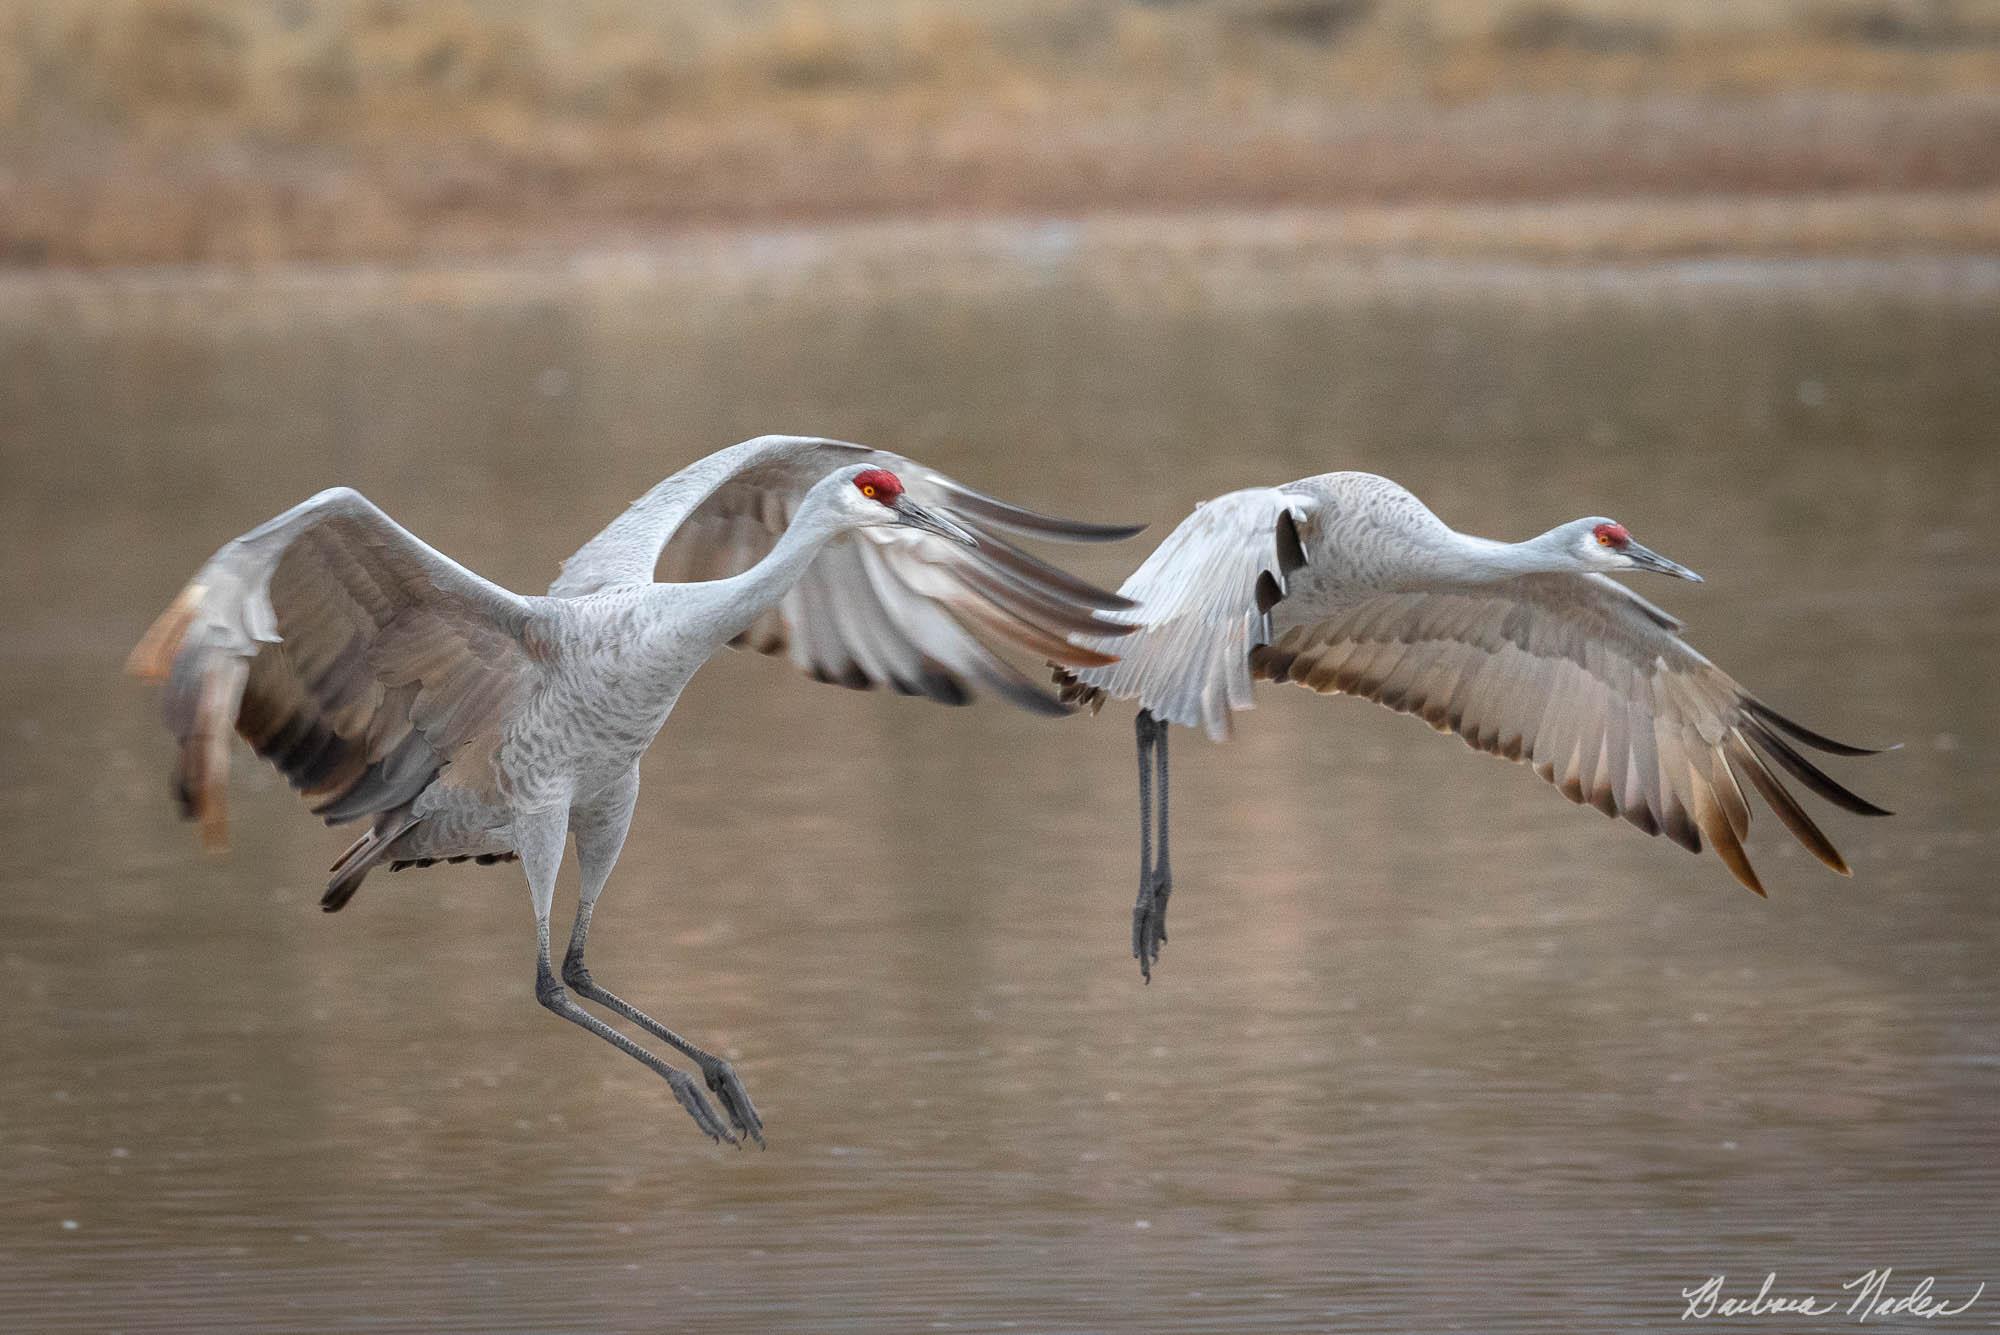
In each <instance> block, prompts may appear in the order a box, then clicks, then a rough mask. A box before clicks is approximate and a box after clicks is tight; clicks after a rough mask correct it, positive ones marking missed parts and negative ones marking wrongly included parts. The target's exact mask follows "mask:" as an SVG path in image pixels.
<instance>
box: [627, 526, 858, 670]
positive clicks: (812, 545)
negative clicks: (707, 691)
mask: <svg viewBox="0 0 2000 1335" xmlns="http://www.w3.org/2000/svg"><path fill="white" fill-rule="evenodd" d="M813 499H814V498H812V497H808V498H807V503H806V504H804V505H802V506H800V507H799V511H798V513H797V514H796V515H794V516H793V518H792V522H791V523H790V524H789V525H787V526H786V528H785V531H784V533H782V534H781V535H779V538H778V541H777V543H776V544H775V545H773V546H772V548H771V550H770V552H769V554H767V555H766V556H765V557H764V559H763V560H761V561H759V562H758V563H757V564H756V565H754V566H751V567H750V568H749V569H748V570H746V571H744V572H743V573H742V574H740V575H732V576H730V577H728V578H727V579H715V580H706V581H703V582H700V583H695V584H655V585H654V586H653V587H652V589H651V590H649V591H648V594H647V597H648V599H649V602H650V604H651V606H650V609H649V610H651V611H652V612H653V614H654V615H653V616H652V618H651V620H652V621H653V623H654V634H653V635H652V636H650V637H649V638H651V639H652V640H653V642H654V644H655V646H656V647H657V648H659V649H661V650H667V649H669V648H671V649H672V650H673V651H674V652H676V653H678V654H690V653H692V654H698V655H699V656H700V658H702V659H706V658H707V656H708V655H709V654H712V653H714V652H715V651H716V650H717V649H720V648H721V647H722V646H723V645H725V644H727V643H729V641H731V640H733V639H735V638H736V637H737V636H738V635H740V634H742V633H743V632H744V631H746V630H748V629H749V628H750V626H751V625H752V624H753V623H754V622H755V621H756V620H757V618H758V617H760V616H763V615H764V613H766V612H768V611H770V610H771V609H772V608H773V607H776V606H777V605H778V603H779V602H780V601H781V600H782V599H783V598H784V596H785V595H786V594H787V593H789V592H791V589H792V586H793V585H794V584H796V583H798V582H799V577H800V576H801V575H803V574H805V572H806V567H807V566H809V565H811V564H812V561H813V558H814V557H815V556H818V555H819V552H820V549H821V548H822V547H824V546H826V544H827V543H828V541H830V540H831V539H833V538H835V537H838V536H839V535H840V533H841V532H842V530H843V528H844V527H845V525H844V523H843V521H842V519H841V517H840V516H839V515H838V514H835V513H833V512H832V510H831V508H830V507H828V506H825V505H816V504H813Z"/></svg>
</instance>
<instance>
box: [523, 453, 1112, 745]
mask: <svg viewBox="0 0 2000 1335" xmlns="http://www.w3.org/2000/svg"><path fill="white" fill-rule="evenodd" d="M855 464H871V465H873V466H875V467H879V468H887V469H889V470H890V471H892V472H894V473H895V474H896V475H897V477H899V478H900V479H901V480H902V482H903V485H904V487H905V488H906V489H907V491H908V493H909V495H910V497H911V498H912V499H913V500H916V501H918V502H920V503H921V504H923V505H925V506H926V507H928V508H930V509H933V510H936V511H938V512H940V513H942V514H943V515H945V516H946V517H947V518H949V519H951V520H952V521H953V522H955V523H957V524H958V525H959V526H960V527H962V528H965V529H967V530H969V531H970V532H971V533H973V535H974V536H976V537H977V538H978V539H979V546H978V547H977V548H971V547H966V546H963V545H961V544H957V543H953V542H949V541H946V540H944V539H942V538H938V537H935V536H933V535H930V534H925V533H921V532H917V531H915V530H910V529H899V528H872V529H863V530H861V531H860V532H857V533H852V534H848V535H845V536H843V537H839V538H836V539H834V540H833V541H832V542H830V543H828V544H827V545H826V548H825V549H824V550H823V551H822V552H821V553H820V555H819V556H818V557H817V558H816V559H815V560H814V561H813V563H812V565H811V566H810V567H808V568H807V570H806V573H805V575H804V576H803V577H801V578H800V580H799V582H798V583H797V584H796V585H794V586H793V588H792V590H791V592H790V593H788V594H787V595H786V596H785V598H784V600H783V601H782V602H781V603H780V604H779V605H778V606H777V607H776V608H773V609H772V610H771V611H770V612H767V613H766V614H765V615H764V616H763V617H761V618H760V619H759V620H758V621H757V622H756V623H755V624H754V625H752V626H751V627H750V629H749V630H747V631H745V632H744V633H743V635H741V636H740V637H738V639H737V641H736V643H737V645H738V646H739V647H744V648H750V649H755V650H756V651H758V652H759V653H765V654H778V653H787V654H789V655H790V657H791V659H792V661H793V662H794V663H795V664H797V665H798V667H799V668H800V669H801V670H802V671H804V672H805V673H806V674H807V675H809V676H811V677H813V678H814V679H815V680H818V681H825V682H832V683H834V684H836V685H841V686H849V687H853V688H856V689H860V690H867V689H870V688H873V687H878V686H880V687H887V688H889V689H892V690H895V691H899V692H901V693H903V694H905V695H923V696H928V697H930V698H931V699H933V700H939V701H942V702H944V703H947V704H964V703H966V702H967V701H969V700H970V699H971V698H972V693H973V690H974V689H975V688H977V687H980V686H984V687H986V688H987V689H990V690H992V691H995V692H996V693H998V694H1000V695H1003V696H1005V697H1006V698H1007V699H1009V700H1012V701H1013V702H1014V703H1016V704H1018V705H1020V706H1022V707H1023V708H1027V709H1032V710H1035V711H1037V712H1043V713H1061V712H1064V711H1063V710H1062V708H1061V706H1060V705H1058V704H1057V703H1056V701H1055V700H1054V699H1053V698H1051V697H1050V696H1049V695H1048V694H1047V693H1045V692H1043V691H1042V690H1040V689H1039V688H1037V687H1036V686H1035V685H1034V684H1033V683H1032V682H1030V681H1029V679H1028V678H1027V677H1026V676H1025V675H1024V674H1023V673H1022V672H1021V671H1020V670H1019V669H1018V668H1016V667H1015V666H1014V665H1013V664H1012V663H1011V662H1009V661H1008V657H1007V655H1008V654H1010V653H1019V654H1028V655H1034V656H1037V657H1043V658H1050V659H1053V660H1055V661H1058V662H1062V663H1065V664H1074V665H1077V666H1082V665H1087V664H1096V663H1109V662H1111V661H1113V660H1112V657H1111V655H1110V654H1108V653H1106V652H1104V651H1103V650H1101V649H1098V648H1088V647H1083V646H1080V645H1076V644H1073V643H1071V642H1070V637H1071V636H1073V635H1090V636H1099V637H1114V638H1115V637H1116V636H1118V635H1120V634H1122V633H1124V632H1125V631H1126V630H1127V629H1129V628H1128V627H1125V626H1122V625H1120V624H1118V623H1117V622H1115V621H1112V620H1108V619H1106V618H1105V617H1104V616H1103V615H1102V614H1103V613H1105V612H1113V611H1118V610H1122V609H1125V608H1128V607H1129V606H1130V604H1129V603H1127V602H1126V601H1125V600H1124V599H1123V598H1120V597H1118V596H1117V595H1116V594H1112V593H1108V592H1106V591H1104V590H1101V589H1098V588H1095V587H1093V586H1092V585H1090V584H1088V583H1086V582H1084V581H1083V580H1080V579H1077V578H1076V577H1075V576H1072V575H1069V574H1067V573H1065V572H1063V571H1061V570H1058V569H1056V568H1055V567H1054V566H1051V565H1048V564H1046V563H1045V562H1043V561H1041V560H1040V559H1038V558H1036V557H1034V556H1032V555H1030V554H1029V553H1028V552H1026V551H1023V550H1022V549H1021V548H1019V547H1016V546H1014V545H1013V544H1012V543H1011V542H1009V541H1008V540H1007V539H1006V537H1004V536H1002V535H1003V533H1014V534H1024V535H1027V536H1032V537H1040V538H1049V539H1054V540H1058V541H1067V542H1103V541H1110V540H1114V539H1118V538H1123V537H1128V536H1130V535H1131V534H1132V533H1134V532H1136V531H1137V530H1136V529H1132V528H1125V527H1116V526H1108V525H1099V524H1087V523H1082V522H1079V521H1075V520H1068V519H1057V518H1054V517H1051V516H1047V515H1040V514H1036V513H1034V512H1033V511H1029V510H1023V509H1020V508H1019V507H1016V506H1013V505H1010V504H1008V503H1007V502H1005V501H1001V500H997V499H995V498H993V497H991V496H986V495H983V494H981V493H980V492H977V491H974V490H973V489H971V488H970V487H967V486H965V485H964V484H963V483H960V482H957V481H955V480H953V479H951V478H949V477H946V476H945V475H944V474H942V473H939V472H936V471H935V470H933V469H930V468H926V467H925V466H924V465H922V464H919V463H917V462H915V461H914V460H911V459H906V458H904V457H903V456H901V455H897V454H890V453H887V452H885V451H880V450H871V449H868V448H866V447H865V446H860V445H853V444H849V443H847V442H845V441H834V440H820V439H816V438H812V437H802V436H766V437H760V438H758V439H757V440H752V441H746V442H744V443H743V444H741V445H735V446H731V447H730V448H729V449H727V450H723V451H720V452H718V453H716V454H714V455H711V456H709V458H707V459H704V460H701V461H699V462H697V463H695V464H693V465H690V466H689V467H688V468H687V469H685V470H683V471H682V472H681V473H679V474H677V475H675V477H673V478H670V479H668V480H667V481H666V482H663V483H661V484H660V486H658V487H656V488H654V490H653V491H652V492H649V493H648V494H647V496H645V497H642V498H641V499H640V500H639V501H638V502H636V503H635V504H634V505H633V506H632V508H631V509H629V510H628V511H627V512H626V513H625V515H623V516H621V517H620V518H619V519H618V520H616V521H614V522H613V524H612V525H611V527H609V528H607V529H606V530H605V531H604V532H603V533H601V534H599V535H598V536H597V537H596V538H593V539H592V540H591V541H590V543H588V544H586V545H585V546H584V548H583V549H582V550H581V551H579V552H578V553H577V554H576V555H575V556H573V557H571V558H570V559H569V561H567V562H565V563H564V566H563V573H562V577H561V578H560V579H558V580H557V581H556V583H555V584H554V585H553V586H552V587H551V589H550V592H551V593H552V594H554V595H556V596H558V597H574V596H579V595H582V594H587V593H593V592H596V591H598V590H601V589H604V588H610V587H616V586H617V585H619V584H629V583H634V582H640V581H648V580H651V579H653V578H655V577H656V575H657V578H659V579H662V580H666V581H672V582H685V581H698V580H712V579H722V578H726V577H728V576H730V575H735V574H738V573H740V572H742V571H744V570H747V569H749V568H750V567H751V566H753V565H755V564H756V563H757V562H758V561H759V560H761V559H762V558H763V557H764V556H765V554H766V553H768V552H769V551H770V550H771V547H772V546H773V544H775V543H776V542H777V540H778V537H779V536H780V535H781V534H782V533H783V532H784V531H785V529H786V527H787V526H788V525H789V524H790V523H791V521H792V517H793V515H794V513H795V512H796V510H797V508H798V505H799V503H800V502H801V501H802V500H803V499H804V498H805V494H806V492H807V491H809V490H810V489H811V488H812V486H813V484H814V483H816V482H818V481H819V480H820V479H821V478H822V477H824V476H826V474H827V473H829V472H831V471H833V470H834V469H837V468H845V467H849V466H851V465H855Z"/></svg>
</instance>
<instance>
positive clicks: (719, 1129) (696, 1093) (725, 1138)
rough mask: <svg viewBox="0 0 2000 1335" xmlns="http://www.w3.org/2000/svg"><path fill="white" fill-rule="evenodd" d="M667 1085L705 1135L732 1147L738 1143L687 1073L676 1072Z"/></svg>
mask: <svg viewBox="0 0 2000 1335" xmlns="http://www.w3.org/2000/svg"><path fill="white" fill-rule="evenodd" d="M667 1085H668V1087H669V1088H671V1089H672V1090H673V1091H674V1097H675V1098H676V1099H679V1100H680V1105H681V1107H683V1108H685V1109H687V1115H688V1116H689V1117H692V1118H694V1124H695V1125H696V1126H698V1127H700V1128H701V1132H702V1134H703V1135H705V1136H707V1137H708V1138H709V1139H710V1140H715V1141H721V1142H725V1143H727V1144H730V1145H734V1144H736V1143H737V1140H736V1136H735V1134H734V1133H733V1132H731V1131H730V1129H729V1128H728V1127H726V1126H724V1125H723V1124H722V1119H721V1118H719V1117H717V1116H716V1115H715V1109H714V1108H713V1107H711V1106H709V1102H708V1099H707V1097H706V1096H705V1095H703V1094H702V1092H701V1090H700V1089H699V1088H698V1087H697V1086H696V1085H695V1083H694V1080H693V1078H692V1077H690V1076H689V1075H687V1073H686V1072H683V1071H675V1072H674V1073H673V1074H672V1075H670V1076H668V1077H667Z"/></svg>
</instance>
